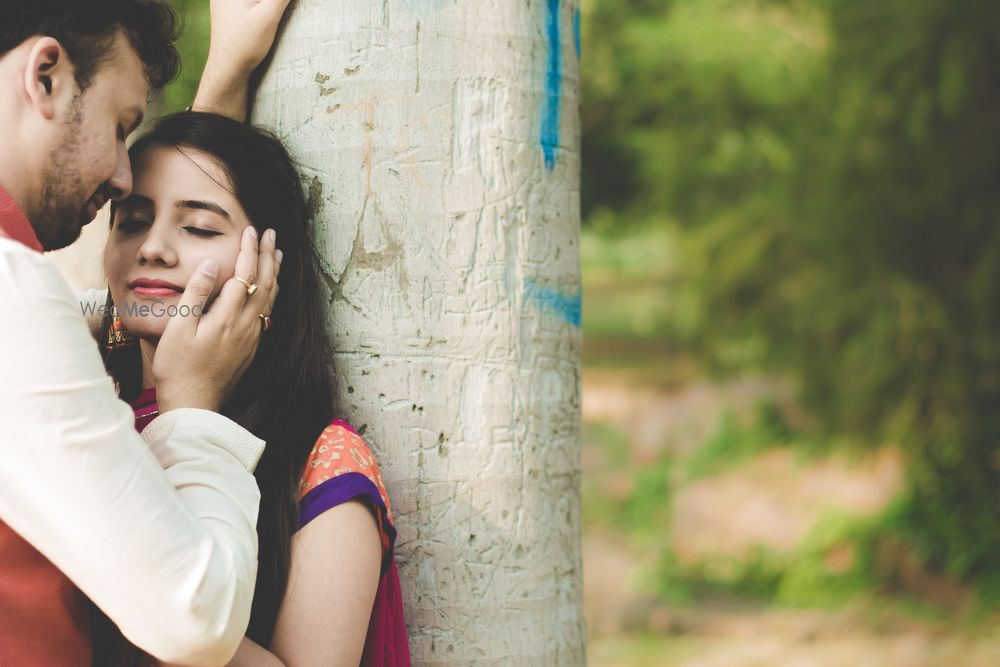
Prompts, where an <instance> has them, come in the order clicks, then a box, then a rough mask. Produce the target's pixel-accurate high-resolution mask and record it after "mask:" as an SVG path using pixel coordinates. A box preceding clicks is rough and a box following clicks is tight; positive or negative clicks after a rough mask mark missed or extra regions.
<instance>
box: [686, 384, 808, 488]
mask: <svg viewBox="0 0 1000 667" xmlns="http://www.w3.org/2000/svg"><path fill="white" fill-rule="evenodd" d="M801 437H802V436H801V435H800V434H793V433H792V430H791V429H790V428H789V426H788V424H787V423H786V422H785V419H784V417H783V416H782V415H781V412H780V410H779V409H778V407H777V406H776V405H774V404H773V403H765V404H763V405H761V406H760V407H759V409H758V411H757V416H756V419H755V420H754V423H753V424H750V425H748V424H740V423H738V422H737V420H736V419H735V418H734V417H733V416H732V415H727V416H726V417H725V418H723V420H722V425H721V426H720V428H719V430H718V431H716V432H715V434H714V435H713V436H712V437H710V438H709V439H708V440H707V441H706V442H705V443H704V444H702V445H701V446H700V447H698V448H697V449H696V450H695V451H694V452H693V453H692V454H691V456H690V458H688V459H687V461H685V465H684V473H685V477H684V478H685V480H687V481H690V480H695V479H699V478H702V477H709V476H711V475H716V474H718V473H720V472H724V471H726V470H731V469H733V468H736V467H738V466H739V465H740V464H742V463H744V462H745V461H746V460H747V459H749V458H750V457H751V456H753V455H754V454H760V453H761V452H764V451H766V450H768V449H775V448H777V447H784V446H788V445H790V444H792V443H793V442H795V441H797V440H799V439H800V438H801ZM801 449H802V450H804V451H805V450H806V448H805V447H801Z"/></svg>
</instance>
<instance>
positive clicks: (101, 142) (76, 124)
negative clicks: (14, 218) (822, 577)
mask: <svg viewBox="0 0 1000 667" xmlns="http://www.w3.org/2000/svg"><path fill="white" fill-rule="evenodd" d="M148 92H149V84H148V83H147V82H146V77H145V73H144V72H143V67H142V63H141V62H140V61H139V58H138V56H136V54H135V51H133V49H132V48H131V46H130V45H129V43H128V40H127V39H126V38H125V36H124V35H123V34H122V33H119V34H118V35H117V37H116V39H115V45H114V51H113V55H112V57H111V58H109V59H108V60H107V61H105V62H104V63H103V64H102V65H101V66H100V67H99V68H98V70H97V73H96V74H95V75H94V77H93V79H92V80H91V83H90V86H88V87H87V89H86V90H85V91H83V93H77V94H76V95H75V96H74V98H73V99H72V101H71V102H70V103H69V104H68V105H64V109H63V113H62V114H61V118H60V124H61V125H60V130H59V135H58V137H57V141H56V144H55V149H54V150H53V151H52V153H51V155H50V156H49V159H48V161H47V163H46V165H45V171H44V176H43V186H42V187H43V190H42V202H41V210H40V213H39V215H38V217H37V220H35V221H34V222H35V229H36V232H37V233H38V237H39V241H40V242H41V244H42V246H43V247H44V248H45V249H46V250H56V249H58V248H63V247H65V246H68V245H69V244H71V243H73V241H75V240H76V239H77V238H78V237H79V236H80V230H81V229H82V228H83V227H84V225H87V224H89V223H90V222H91V221H93V219H94V217H95V216H96V215H97V212H98V211H99V210H100V209H101V208H102V207H103V206H104V204H105V203H106V202H107V201H108V200H109V199H120V198H123V197H127V196H128V194H129V193H130V192H131V191H132V171H131V166H130V165H129V159H128V151H127V149H126V146H125V138H126V137H127V136H128V134H129V133H131V132H132V131H133V130H134V129H135V128H136V127H138V125H139V122H140V121H141V120H142V115H143V113H145V110H146V96H147V95H148Z"/></svg>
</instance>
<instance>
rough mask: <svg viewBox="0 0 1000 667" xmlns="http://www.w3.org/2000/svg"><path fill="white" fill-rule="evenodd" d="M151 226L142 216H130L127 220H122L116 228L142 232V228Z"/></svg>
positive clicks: (130, 231)
mask: <svg viewBox="0 0 1000 667" xmlns="http://www.w3.org/2000/svg"><path fill="white" fill-rule="evenodd" d="M147 227H149V222H147V221H146V220H143V219H142V218H128V219H126V220H120V221H119V222H118V224H117V225H115V229H117V230H119V231H122V232H125V233H127V234H131V233H133V232H141V231H142V230H144V229H146V228H147Z"/></svg>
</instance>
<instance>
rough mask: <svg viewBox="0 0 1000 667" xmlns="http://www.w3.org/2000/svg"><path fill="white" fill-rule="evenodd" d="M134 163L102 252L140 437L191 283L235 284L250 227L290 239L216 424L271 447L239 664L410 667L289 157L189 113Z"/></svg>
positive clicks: (159, 133)
mask: <svg viewBox="0 0 1000 667" xmlns="http://www.w3.org/2000/svg"><path fill="white" fill-rule="evenodd" d="M129 155H130V158H131V161H132V165H133V174H134V176H133V178H134V186H133V190H132V194H131V195H130V196H129V197H128V198H126V199H125V200H123V201H121V202H118V203H116V204H115V205H114V206H113V208H112V221H111V231H110V236H109V239H108V243H107V246H106V248H105V253H104V269H105V272H106V274H107V277H108V285H109V294H108V297H107V305H108V306H109V308H108V309H107V315H106V316H105V321H104V323H103V331H105V332H107V340H106V342H105V344H106V352H105V364H106V366H107V368H108V371H109V373H110V374H111V375H112V376H113V377H114V379H115V381H116V382H117V383H118V385H119V388H120V395H121V397H122V398H123V399H124V400H127V401H129V402H131V403H132V405H133V407H134V408H135V412H136V427H137V428H138V429H139V430H141V429H142V428H143V427H144V426H145V424H146V423H148V422H149V421H150V420H151V419H152V417H153V416H154V415H155V414H156V403H155V387H153V386H152V377H153V376H152V373H151V367H152V359H153V354H154V352H155V350H156V344H157V341H158V339H159V336H160V335H161V334H162V332H163V330H164V328H165V326H166V324H167V322H168V321H169V318H170V316H172V315H173V316H178V317H182V316H191V315H190V314H187V315H186V314H185V313H177V312H174V310H175V309H174V308H171V306H176V303H177V300H178V298H179V295H180V293H181V291H182V289H183V288H182V286H183V285H185V284H187V281H188V278H189V277H190V276H191V274H192V272H193V271H194V270H195V268H196V267H197V266H198V264H199V263H200V262H201V261H202V260H203V259H205V258H207V257H211V258H213V259H215V260H216V261H218V262H219V264H220V267H221V270H220V272H219V275H220V276H226V275H232V273H233V270H234V267H235V260H236V256H237V254H238V252H239V247H240V240H241V237H242V235H243V233H244V231H245V229H246V228H247V227H248V226H252V227H254V228H255V229H257V230H258V233H259V232H260V231H261V230H263V229H264V228H265V227H264V223H265V222H266V223H267V225H269V226H270V227H273V228H274V229H275V231H276V232H277V237H278V238H279V239H280V240H281V243H280V245H281V251H282V253H283V257H282V259H281V292H282V293H281V294H279V296H278V297H277V300H276V301H275V306H274V312H272V313H263V314H262V326H265V327H266V328H267V331H266V333H265V334H264V336H263V338H262V342H261V346H260V349H259V350H258V352H257V355H256V357H255V359H254V361H253V363H252V365H251V366H250V368H249V369H248V370H247V372H246V374H245V375H244V377H243V380H242V381H241V382H240V383H239V385H238V386H237V389H236V390H235V392H234V393H233V395H232V397H231V398H230V400H229V402H228V403H227V404H226V405H225V406H223V409H222V411H221V412H222V413H223V414H225V415H226V416H228V417H230V418H232V419H233V420H234V421H236V422H238V423H239V424H241V425H243V426H244V427H246V428H248V429H249V430H250V431H251V432H253V433H255V434H257V435H259V436H260V437H261V438H263V439H265V440H266V441H267V443H268V446H267V448H266V450H265V452H264V455H263V457H262V458H261V461H260V463H259V464H258V466H257V469H256V472H255V475H256V478H257V481H258V485H259V487H260V491H261V506H260V516H259V520H258V537H259V545H260V546H259V549H260V556H259V570H258V574H257V587H256V593H255V597H254V602H253V609H252V614H251V619H250V627H249V630H248V632H247V638H246V639H245V640H244V642H243V644H242V645H241V646H240V649H239V651H238V652H237V654H236V656H235V658H234V659H233V662H232V663H230V664H233V665H240V664H247V665H270V664H274V665H281V664H288V665H307V664H309V665H311V664H316V665H357V664H359V663H361V664H365V665H368V664H372V665H374V664H378V665H398V664H409V651H408V648H407V643H406V634H405V626H404V625H403V618H402V604H401V597H400V590H399V579H398V574H397V571H396V567H395V564H394V562H393V559H392V553H393V543H394V539H395V530H394V528H393V524H392V511H391V508H390V505H389V500H388V496H387V494H386V492H385V488H384V486H383V484H382V481H381V477H380V475H379V471H378V466H377V464H376V463H375V460H374V457H373V456H372V454H371V452H370V450H369V449H368V448H367V446H366V445H365V444H364V442H363V441H362V440H361V438H360V437H359V435H358V434H357V433H356V432H355V431H354V430H353V429H352V428H351V427H350V426H348V425H347V424H345V423H344V422H342V421H339V420H337V419H335V418H334V417H335V414H334V412H333V407H332V406H333V400H332V390H331V385H330V376H329V367H330V366H329V350H330V349H331V348H330V342H329V339H328V337H327V335H326V332H325V330H324V327H323V319H324V318H323V303H322V302H321V299H320V296H319V264H318V258H317V255H316V253H315V250H314V248H313V245H312V243H311V241H310V239H309V236H308V233H307V232H308V229H307V226H308V220H309V211H308V206H307V202H306V199H305V196H304V194H303V191H302V187H301V183H300V181H299V177H298V174H297V173H296V170H295V168H294V166H293V164H292V161H291V159H290V158H289V156H288V154H287V152H286V151H285V149H284V148H283V146H282V145H281V143H280V142H278V141H277V140H276V139H274V138H273V137H271V136H269V135H267V134H266V133H264V132H263V131H261V130H258V129H254V128H251V127H249V126H247V125H244V124H242V123H239V122H237V121H235V120H231V119H229V118H224V117H222V116H217V115H213V114H206V113H190V112H189V113H182V114H177V115H174V116H168V117H166V118H164V119H162V120H161V121H160V122H159V123H158V124H157V125H156V126H155V127H154V129H153V130H152V131H151V132H150V133H149V134H147V135H146V136H144V137H142V138H141V139H140V140H138V141H137V142H136V143H135V144H134V145H133V146H132V148H131V149H130V151H129ZM245 278H249V280H247V284H248V285H249V284H250V281H252V277H250V276H247V277H245ZM221 286H222V283H221V282H220V284H218V285H216V291H215V294H217V293H218V291H219V290H220V289H221ZM213 296H214V295H213ZM210 303H211V302H209V308H210V307H211V305H210ZM111 306H114V307H115V308H114V312H116V313H117V317H114V318H113V317H112V308H111ZM265 316H266V319H265ZM95 643H96V644H97V649H95V650H102V651H103V650H106V649H108V647H109V643H108V642H107V641H99V642H95ZM120 649H121V646H118V647H114V646H113V642H112V650H113V652H114V655H115V656H116V657H113V658H108V660H109V661H110V662H112V663H125V662H129V661H130V660H129V659H127V656H124V655H123V654H122V653H121V652H120ZM105 655H108V654H107V653H105ZM132 657H135V656H134V655H133V656H132Z"/></svg>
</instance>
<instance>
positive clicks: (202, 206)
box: [174, 199, 232, 221]
mask: <svg viewBox="0 0 1000 667" xmlns="http://www.w3.org/2000/svg"><path fill="white" fill-rule="evenodd" d="M174 206H175V207H177V208H193V209H196V210H199V211H211V212H212V213H218V214H219V215H221V216H222V217H224V218H225V219H226V220H229V221H232V218H231V217H230V216H229V213H227V212H226V209H224V208H222V207H221V206H219V205H218V204H213V203H212V202H210V201H199V200H197V199H184V200H182V201H179V202H177V203H176V204H174Z"/></svg>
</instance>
